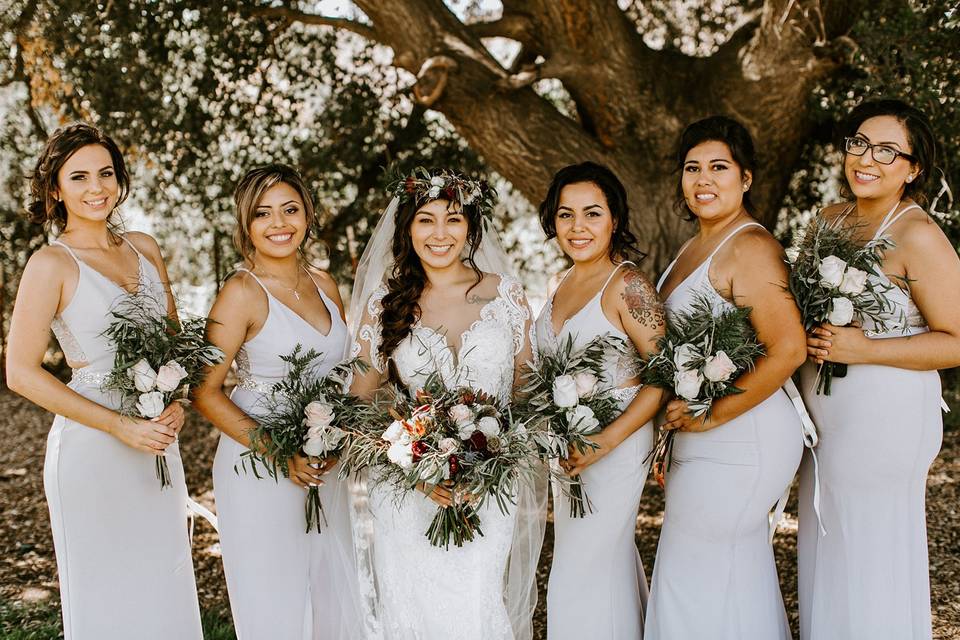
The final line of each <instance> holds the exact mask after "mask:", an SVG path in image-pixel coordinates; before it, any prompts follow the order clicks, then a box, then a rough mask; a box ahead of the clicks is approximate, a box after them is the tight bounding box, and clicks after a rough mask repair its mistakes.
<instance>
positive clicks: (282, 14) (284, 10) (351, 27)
mask: <svg viewBox="0 0 960 640" xmlns="http://www.w3.org/2000/svg"><path fill="white" fill-rule="evenodd" d="M250 12H251V14H252V15H255V16H260V17H263V18H276V19H279V20H283V21H285V22H287V23H293V22H299V23H301V24H313V25H322V26H326V27H334V28H336V29H345V30H347V31H352V32H353V33H356V34H357V35H360V36H363V37H364V38H366V39H367V40H370V41H373V42H377V41H378V40H379V38H378V37H377V31H376V29H375V28H374V27H372V26H370V25H367V24H364V23H362V22H357V21H356V20H350V19H348V18H334V17H331V16H321V15H317V14H315V13H306V12H304V11H297V10H296V9H290V8H288V7H256V8H253V9H251V10H250Z"/></svg>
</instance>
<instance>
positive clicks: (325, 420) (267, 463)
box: [240, 345, 368, 533]
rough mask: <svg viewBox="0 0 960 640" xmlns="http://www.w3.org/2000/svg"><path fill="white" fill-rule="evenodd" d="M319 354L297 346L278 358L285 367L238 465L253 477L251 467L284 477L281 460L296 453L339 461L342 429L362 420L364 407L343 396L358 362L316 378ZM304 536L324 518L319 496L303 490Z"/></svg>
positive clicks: (286, 472)
mask: <svg viewBox="0 0 960 640" xmlns="http://www.w3.org/2000/svg"><path fill="white" fill-rule="evenodd" d="M320 357H321V354H319V353H317V352H316V351H314V350H313V349H310V350H307V351H305V352H304V351H303V349H302V347H301V346H300V345H297V346H296V348H295V349H294V350H293V352H292V353H290V355H287V356H280V358H281V359H282V360H283V361H284V362H286V363H287V365H288V368H287V374H286V376H285V377H284V378H283V380H281V381H280V382H277V383H276V384H275V385H274V386H273V389H272V390H271V393H270V394H269V395H268V396H266V397H265V399H264V401H263V403H262V410H261V411H257V417H256V421H257V426H256V427H254V428H253V429H251V430H250V431H249V432H248V435H249V437H250V449H249V450H247V451H244V452H243V454H242V455H241V460H240V466H241V467H242V468H243V469H244V470H246V468H247V464H248V463H249V464H250V468H251V470H252V472H253V474H254V475H255V476H257V477H258V478H259V477H261V476H260V474H259V472H258V471H257V464H256V463H258V462H259V463H261V464H262V465H263V466H264V468H266V470H267V473H268V475H269V476H270V477H271V478H273V479H274V480H276V479H278V478H279V474H281V473H282V474H283V475H284V476H288V475H289V469H288V468H287V461H288V460H289V459H290V458H291V457H293V456H294V454H297V453H300V454H302V455H305V456H312V457H317V458H330V457H336V456H339V455H340V454H341V453H342V451H343V447H344V445H345V444H346V440H347V431H346V430H345V429H346V427H347V426H348V425H352V424H355V423H357V422H361V421H363V420H365V419H366V415H367V412H368V408H367V407H366V405H364V404H363V403H361V402H360V401H359V400H358V399H357V398H355V397H354V396H351V395H349V394H348V393H347V386H348V380H349V379H350V374H351V372H352V371H353V369H355V368H356V369H361V370H362V369H363V367H364V365H363V363H362V362H361V361H360V360H357V359H354V360H350V361H347V362H342V363H340V364H338V365H336V366H335V367H333V368H332V369H331V370H330V372H329V373H327V375H325V376H319V375H317V373H316V368H317V366H318V362H317V360H318V359H320ZM304 514H305V516H306V524H307V532H308V533H309V532H310V531H311V530H312V529H316V531H317V533H320V532H321V523H322V525H323V526H326V524H327V520H326V515H325V514H324V512H323V504H321V502H320V492H319V490H318V488H317V487H313V486H311V487H310V488H309V489H308V490H307V501H306V505H305V508H304Z"/></svg>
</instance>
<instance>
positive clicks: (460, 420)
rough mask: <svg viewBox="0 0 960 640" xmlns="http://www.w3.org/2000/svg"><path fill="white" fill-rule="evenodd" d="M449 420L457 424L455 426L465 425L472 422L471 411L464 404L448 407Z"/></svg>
mask: <svg viewBox="0 0 960 640" xmlns="http://www.w3.org/2000/svg"><path fill="white" fill-rule="evenodd" d="M450 418H451V419H452V420H453V421H454V422H456V423H457V425H458V426H459V425H463V424H467V423H468V422H473V411H472V410H471V409H470V407H468V406H467V405H465V404H455V405H453V406H452V407H450Z"/></svg>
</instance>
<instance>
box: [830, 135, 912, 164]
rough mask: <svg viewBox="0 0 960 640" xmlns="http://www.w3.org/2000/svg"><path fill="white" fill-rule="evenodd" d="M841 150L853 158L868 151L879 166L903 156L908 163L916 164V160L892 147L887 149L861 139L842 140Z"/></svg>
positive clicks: (891, 162)
mask: <svg viewBox="0 0 960 640" xmlns="http://www.w3.org/2000/svg"><path fill="white" fill-rule="evenodd" d="M843 148H844V149H845V150H846V152H847V153H852V154H853V155H855V156H862V155H863V154H865V153H866V152H867V149H869V150H870V155H871V156H872V157H873V160H874V161H875V162H879V163H880V164H893V162H894V161H895V160H896V159H897V156H903V157H904V158H906V159H907V160H909V161H910V162H916V158H914V157H913V156H912V155H910V154H909V153H904V152H903V151H897V150H896V149H894V148H892V147H887V146H884V145H882V144H870V143H869V142H867V141H866V140H864V139H863V138H857V137H854V138H844V139H843Z"/></svg>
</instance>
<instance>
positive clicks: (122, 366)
mask: <svg viewBox="0 0 960 640" xmlns="http://www.w3.org/2000/svg"><path fill="white" fill-rule="evenodd" d="M162 308H163V307H161V306H159V305H158V304H157V303H156V300H153V299H152V298H151V297H150V296H149V295H142V294H137V295H134V294H129V295H125V296H123V297H122V298H121V299H120V300H119V302H118V303H117V304H116V305H114V307H113V309H112V310H111V311H110V314H111V315H112V316H113V320H112V321H111V322H110V325H109V326H108V327H107V329H106V331H104V333H103V335H104V337H106V338H107V339H108V340H110V342H111V343H113V345H114V347H115V349H116V354H115V356H114V359H113V369H112V370H111V371H110V373H109V374H108V375H107V379H106V381H105V382H104V384H103V389H104V390H105V391H116V392H119V393H120V396H121V404H120V411H121V413H123V414H124V415H131V416H136V417H138V418H145V419H148V420H149V419H153V418H156V417H157V416H159V415H160V414H161V413H163V410H164V408H165V407H166V406H167V405H169V404H170V403H171V402H172V401H174V400H181V401H186V400H187V394H188V393H189V391H190V387H191V386H193V385H196V384H199V383H200V382H201V381H202V380H203V376H204V372H205V370H206V368H207V367H210V366H213V365H216V364H219V363H221V362H223V351H221V350H220V349H219V348H218V347H216V346H214V345H212V344H210V343H209V342H208V341H207V339H206V331H207V323H208V322H209V319H207V318H201V317H188V318H186V319H184V320H180V321H177V320H174V319H173V318H171V317H170V316H167V315H165V314H163V312H162ZM156 467H157V479H159V480H160V488H161V489H164V488H166V487H169V486H170V470H169V468H168V466H167V459H166V457H164V454H160V455H158V456H157V457H156Z"/></svg>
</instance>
